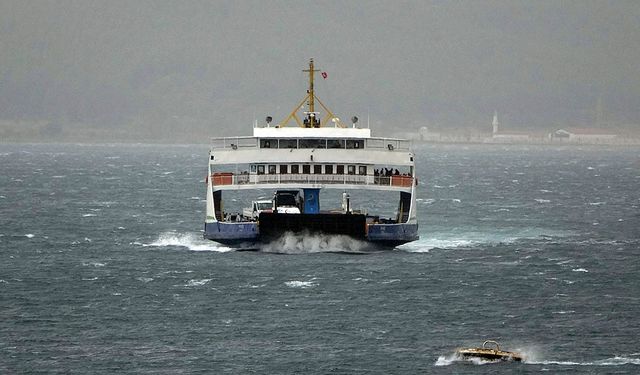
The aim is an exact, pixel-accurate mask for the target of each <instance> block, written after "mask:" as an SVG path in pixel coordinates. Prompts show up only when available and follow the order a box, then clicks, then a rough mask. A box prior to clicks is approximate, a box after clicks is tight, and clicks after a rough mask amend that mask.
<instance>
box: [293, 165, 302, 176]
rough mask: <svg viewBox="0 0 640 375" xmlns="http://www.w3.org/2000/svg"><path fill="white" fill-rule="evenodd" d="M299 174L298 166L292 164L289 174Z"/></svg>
mask: <svg viewBox="0 0 640 375" xmlns="http://www.w3.org/2000/svg"><path fill="white" fill-rule="evenodd" d="M298 173H300V166H299V165H298V164H293V165H292V166H291V174H298Z"/></svg>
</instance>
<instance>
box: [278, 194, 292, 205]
mask: <svg viewBox="0 0 640 375" xmlns="http://www.w3.org/2000/svg"><path fill="white" fill-rule="evenodd" d="M276 205H277V206H278V207H282V206H294V207H295V206H296V198H295V197H294V196H293V195H292V194H280V195H278V196H277V197H276Z"/></svg>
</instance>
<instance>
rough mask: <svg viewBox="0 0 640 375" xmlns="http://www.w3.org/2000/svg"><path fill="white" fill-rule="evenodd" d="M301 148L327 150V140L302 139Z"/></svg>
mask: <svg viewBox="0 0 640 375" xmlns="http://www.w3.org/2000/svg"><path fill="white" fill-rule="evenodd" d="M300 148H327V140H326V139H301V140H300Z"/></svg>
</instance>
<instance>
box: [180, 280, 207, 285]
mask: <svg viewBox="0 0 640 375" xmlns="http://www.w3.org/2000/svg"><path fill="white" fill-rule="evenodd" d="M209 281H211V279H192V280H189V281H188V282H187V283H186V284H185V286H202V285H205V284H206V283H208V282H209Z"/></svg>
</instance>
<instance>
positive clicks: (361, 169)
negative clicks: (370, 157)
mask: <svg viewBox="0 0 640 375" xmlns="http://www.w3.org/2000/svg"><path fill="white" fill-rule="evenodd" d="M358 174H359V175H366V174H367V167H366V166H365V165H361V166H359V167H358Z"/></svg>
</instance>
